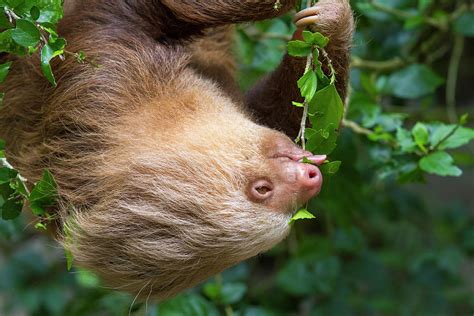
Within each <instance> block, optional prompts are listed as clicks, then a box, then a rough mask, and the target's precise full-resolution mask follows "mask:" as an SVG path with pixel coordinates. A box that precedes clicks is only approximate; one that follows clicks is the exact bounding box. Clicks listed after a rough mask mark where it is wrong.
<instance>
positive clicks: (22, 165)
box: [0, 0, 353, 300]
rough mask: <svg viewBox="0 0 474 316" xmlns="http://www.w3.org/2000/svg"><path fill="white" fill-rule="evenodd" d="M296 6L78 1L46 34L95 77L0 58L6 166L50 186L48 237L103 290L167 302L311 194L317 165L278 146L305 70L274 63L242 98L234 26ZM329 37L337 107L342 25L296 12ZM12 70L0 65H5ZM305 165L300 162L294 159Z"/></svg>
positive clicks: (282, 221)
mask: <svg viewBox="0 0 474 316" xmlns="http://www.w3.org/2000/svg"><path fill="white" fill-rule="evenodd" d="M295 2H296V1H295V0H281V1H280V3H281V7H280V8H279V9H278V10H276V9H275V1H274V0H240V1H235V0H205V1H204V0H203V1H196V0H154V1H149V0H147V1H145V0H126V1H125V0H84V1H80V2H78V3H74V5H73V6H72V5H71V6H70V7H71V9H70V10H68V12H66V15H65V17H64V19H63V20H62V21H61V22H60V25H59V28H58V29H59V32H60V33H61V35H62V36H64V37H65V38H66V39H67V40H68V42H69V45H68V50H70V51H81V50H82V51H85V52H86V55H87V56H88V58H90V59H91V60H94V63H96V64H98V65H99V67H92V66H91V65H88V64H80V63H77V62H76V61H75V60H74V59H73V58H67V59H66V60H65V61H57V62H56V63H55V64H53V70H54V73H55V75H56V77H57V79H58V80H57V81H58V84H57V87H52V86H50V85H49V84H48V83H47V82H46V80H44V78H42V77H41V74H40V71H39V68H38V66H37V65H39V60H35V58H38V57H37V56H36V57H33V58H32V59H30V60H26V59H18V60H14V61H15V62H14V65H13V67H12V70H11V73H10V76H9V79H7V81H6V83H5V84H3V86H2V87H1V89H2V91H5V92H6V98H5V102H4V108H3V109H2V111H1V112H0V138H3V139H5V140H6V141H7V157H8V159H9V161H11V162H12V164H13V165H14V166H15V167H16V168H17V169H18V170H20V172H21V173H22V174H23V175H24V176H25V177H27V178H28V179H29V180H31V181H37V180H38V179H39V178H40V176H41V172H42V170H44V169H48V170H50V171H51V173H52V174H53V175H54V177H55V179H56V182H57V184H58V196H59V200H58V203H57V205H56V206H55V207H54V210H53V212H54V214H55V217H56V218H57V226H58V233H57V236H56V237H57V239H58V241H59V242H60V243H62V244H63V245H64V247H65V248H66V249H67V250H68V251H70V252H71V253H72V255H73V257H74V262H75V264H76V265H77V266H80V267H83V268H86V269H89V270H91V271H93V272H95V273H96V274H98V275H99V276H100V277H101V278H102V279H103V281H104V283H105V284H106V285H108V286H110V287H113V288H116V289H120V290H122V291H127V292H129V293H132V294H134V295H137V296H139V297H150V296H151V297H154V298H156V299H157V300H163V299H167V298H169V297H172V296H174V295H176V294H177V293H179V292H181V291H183V290H185V289H187V288H189V287H192V286H194V285H196V284H198V283H200V282H202V281H204V280H206V279H207V278H209V277H211V276H212V275H214V274H216V273H219V272H221V271H223V270H224V269H226V268H228V267H230V266H232V265H235V264H237V263H239V262H241V261H242V260H246V259H248V258H250V257H253V256H255V255H257V254H259V253H261V252H264V251H266V250H268V249H269V248H271V247H272V246H274V245H275V244H277V243H278V242H280V241H281V240H282V239H284V238H285V236H286V235H287V234H288V231H289V229H290V227H289V220H290V218H291V216H292V214H293V212H294V210H295V209H296V207H297V206H298V205H301V204H304V203H305V202H307V201H308V200H309V199H310V198H312V197H314V196H316V195H317V194H318V192H319V191H320V189H321V185H322V181H323V180H322V175H321V172H320V171H319V169H318V167H317V166H316V165H318V164H321V163H322V162H323V161H324V160H325V158H326V157H325V156H317V155H313V154H312V153H310V152H307V151H304V150H302V149H301V148H299V147H297V146H296V145H294V144H293V142H292V141H291V140H290V138H289V137H292V136H294V135H295V133H296V132H297V131H298V126H299V121H300V120H301V112H299V110H297V109H295V108H292V107H291V101H298V100H300V99H301V96H300V93H299V90H298V87H297V85H296V81H297V80H298V78H299V77H301V75H302V73H303V72H304V68H305V62H306V61H305V59H302V58H293V57H290V56H288V55H287V56H285V57H284V58H283V61H282V63H281V64H280V66H279V67H278V68H277V69H276V70H275V71H274V72H273V73H271V74H269V75H268V76H267V77H265V78H263V79H262V80H261V81H260V82H259V83H258V84H256V86H255V87H253V88H252V89H250V91H248V92H246V93H245V94H244V93H242V92H241V91H240V90H239V88H238V86H237V83H236V79H235V77H236V65H235V61H234V57H233V54H232V49H233V44H232V43H233V25H234V24H236V23H242V22H250V21H257V20H263V19H268V18H273V17H276V16H278V15H281V14H284V13H286V12H288V11H289V10H291V9H292V8H293V7H294V6H295ZM295 22H296V25H297V26H298V31H296V33H295V37H296V38H298V37H299V36H301V31H302V29H304V28H308V27H309V28H311V29H312V30H313V31H319V32H321V33H323V34H324V35H326V36H328V37H329V38H330V44H329V45H328V46H327V48H326V51H327V52H328V54H329V57H330V58H331V59H332V62H333V65H334V67H335V70H336V73H337V89H338V91H339V93H340V94H341V95H342V96H345V92H346V84H347V77H348V66H349V45H350V42H351V36H352V31H353V17H352V12H351V9H350V6H349V4H348V2H347V1H346V0H321V1H319V3H318V4H316V5H315V6H313V7H310V8H307V9H305V10H303V11H301V12H299V13H297V14H296V16H295ZM8 58H10V60H12V59H13V58H12V57H8ZM303 157H307V158H308V159H309V160H311V161H312V162H313V163H314V164H307V163H303Z"/></svg>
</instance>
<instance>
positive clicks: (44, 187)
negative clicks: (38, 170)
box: [30, 170, 57, 216]
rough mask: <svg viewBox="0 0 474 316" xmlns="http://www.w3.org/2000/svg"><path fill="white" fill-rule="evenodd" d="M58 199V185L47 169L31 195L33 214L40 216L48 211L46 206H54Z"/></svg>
mask: <svg viewBox="0 0 474 316" xmlns="http://www.w3.org/2000/svg"><path fill="white" fill-rule="evenodd" d="M56 199H57V185H56V182H55V181H54V178H53V175H52V174H51V173H50V172H49V171H48V170H45V171H44V172H43V177H42V178H41V180H40V181H39V182H38V183H37V184H36V185H35V187H34V188H33V190H32V191H31V195H30V207H31V210H32V212H33V214H35V215H37V216H39V215H44V214H45V213H46V210H45V209H46V208H47V207H49V206H53V205H54V204H55V203H56Z"/></svg>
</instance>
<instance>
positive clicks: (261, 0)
mask: <svg viewBox="0 0 474 316" xmlns="http://www.w3.org/2000/svg"><path fill="white" fill-rule="evenodd" d="M160 2H161V3H163V4H164V5H165V6H167V7H168V8H169V9H171V11H173V13H174V14H175V15H176V16H177V17H178V18H179V19H180V20H182V21H186V22H188V23H191V24H194V25H196V24H200V25H208V26H214V25H222V24H235V23H242V22H249V21H256V20H264V19H269V18H273V17H276V16H278V15H281V14H283V13H285V12H287V11H289V10H291V9H292V8H293V7H294V6H295V3H296V0H280V7H279V8H277V7H275V5H276V3H277V1H276V0H240V1H237V0H201V1H199V0H179V1H177V0H161V1H160Z"/></svg>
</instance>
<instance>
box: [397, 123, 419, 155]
mask: <svg viewBox="0 0 474 316" xmlns="http://www.w3.org/2000/svg"><path fill="white" fill-rule="evenodd" d="M397 142H398V145H400V150H401V151H402V152H405V153H413V152H415V151H416V147H417V146H416V143H415V141H414V140H413V136H412V134H411V133H410V132H409V131H407V130H406V129H403V128H401V127H399V128H398V129H397Z"/></svg>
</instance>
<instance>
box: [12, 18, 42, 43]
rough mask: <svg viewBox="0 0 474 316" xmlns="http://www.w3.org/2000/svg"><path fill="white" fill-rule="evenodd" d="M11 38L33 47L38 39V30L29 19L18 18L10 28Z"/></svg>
mask: <svg viewBox="0 0 474 316" xmlns="http://www.w3.org/2000/svg"><path fill="white" fill-rule="evenodd" d="M12 39H13V40H14V41H15V42H16V43H17V44H18V45H21V46H23V47H35V46H36V45H37V44H38V43H39V41H40V31H39V30H38V28H37V27H36V25H34V24H33V23H31V22H30V21H28V20H24V19H19V20H17V21H16V28H15V29H14V30H12Z"/></svg>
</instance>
